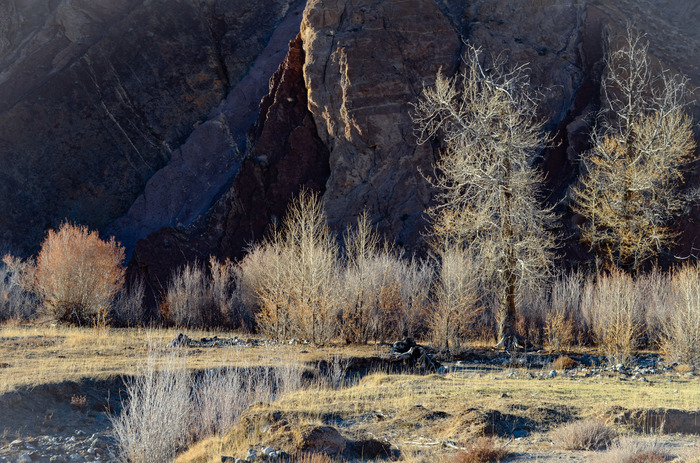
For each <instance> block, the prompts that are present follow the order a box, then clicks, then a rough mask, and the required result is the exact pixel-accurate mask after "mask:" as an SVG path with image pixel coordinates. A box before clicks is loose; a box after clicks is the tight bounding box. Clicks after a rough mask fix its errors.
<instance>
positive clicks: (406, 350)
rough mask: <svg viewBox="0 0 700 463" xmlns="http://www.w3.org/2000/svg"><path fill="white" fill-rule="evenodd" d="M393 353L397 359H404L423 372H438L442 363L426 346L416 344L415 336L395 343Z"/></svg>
mask: <svg viewBox="0 0 700 463" xmlns="http://www.w3.org/2000/svg"><path fill="white" fill-rule="evenodd" d="M391 354H392V355H393V356H394V358H395V359H397V360H403V361H404V362H406V363H407V364H408V365H409V366H411V367H412V368H415V369H417V370H420V371H422V372H436V371H437V370H438V369H439V368H440V367H441V366H442V365H441V364H440V362H438V361H437V360H436V359H435V358H434V357H433V355H432V354H431V353H430V352H428V349H427V348H426V347H424V346H421V345H419V344H416V341H415V340H414V339H413V338H404V339H403V340H401V341H397V342H395V343H394V345H393V347H392V348H391Z"/></svg>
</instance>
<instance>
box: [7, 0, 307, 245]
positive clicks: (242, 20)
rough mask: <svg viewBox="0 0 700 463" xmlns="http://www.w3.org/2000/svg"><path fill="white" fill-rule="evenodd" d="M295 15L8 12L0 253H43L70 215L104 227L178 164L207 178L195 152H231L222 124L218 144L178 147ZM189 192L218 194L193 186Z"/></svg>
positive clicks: (138, 7)
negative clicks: (48, 233)
mask: <svg viewBox="0 0 700 463" xmlns="http://www.w3.org/2000/svg"><path fill="white" fill-rule="evenodd" d="M289 6H290V2H288V1H286V0H273V1H270V2H266V7H265V8H259V6H258V5H256V4H254V3H251V2H247V1H242V0H240V1H239V0H235V1H223V0H208V1H205V2H192V1H182V2H151V1H144V0H138V1H137V0H126V1H120V2H112V1H106V0H70V1H69V0H59V1H52V2H46V1H34V0H8V1H4V2H2V4H1V5H0V24H1V25H2V27H0V70H1V72H0V166H2V167H1V168H0V209H2V210H3V214H1V215H0V243H1V242H6V243H7V244H9V245H10V247H12V248H14V249H15V251H21V250H24V251H32V250H35V249H36V248H37V246H38V244H39V242H40V241H41V239H42V238H43V235H44V232H45V230H46V229H47V228H49V227H55V226H56V225H58V223H59V222H60V221H62V220H63V219H64V218H68V219H69V220H72V221H76V222H79V223H82V224H87V225H89V226H91V227H96V228H99V229H101V230H102V231H104V230H105V228H106V226H107V224H109V223H110V222H111V221H113V220H114V219H116V218H117V217H119V216H121V215H123V214H124V213H126V212H127V210H128V209H129V208H130V207H131V205H132V203H133V202H134V200H135V199H136V198H137V197H138V195H139V194H140V193H141V192H143V191H144V186H145V184H146V182H147V181H148V179H149V178H151V177H152V176H153V175H154V173H156V172H158V171H159V170H160V169H162V168H163V167H164V166H166V165H167V164H168V163H169V162H170V161H171V159H172V158H173V157H174V158H175V159H176V160H177V159H178V157H179V156H180V155H181V156H183V157H187V156H190V157H191V158H192V159H193V161H196V163H197V164H198V165H197V169H198V170H199V171H204V172H202V173H203V174H204V173H206V169H205V168H202V167H201V164H202V163H206V162H207V161H206V160H204V159H202V158H201V157H196V156H195V155H193V153H196V154H199V153H197V151H199V152H200V153H201V152H202V151H207V152H209V148H217V150H225V148H226V147H227V145H228V146H230V140H229V139H228V138H227V136H226V134H225V131H226V130H228V128H227V127H226V126H225V125H224V124H223V122H222V120H221V119H218V120H214V121H213V124H214V126H209V127H207V129H208V130H209V134H211V133H212V132H216V130H219V129H221V131H222V132H224V136H223V137H222V138H221V140H219V141H218V142H217V143H212V144H210V145H208V144H206V143H205V144H203V145H202V146H201V147H200V148H189V149H188V148H183V149H182V150H180V151H179V154H177V153H176V154H173V151H176V150H177V148H178V147H179V146H180V145H182V144H183V142H185V140H186V139H187V138H188V137H189V135H190V133H191V132H192V131H193V126H195V125H196V124H198V123H200V122H202V121H205V120H206V119H207V118H208V115H209V113H210V112H211V111H212V110H213V109H215V108H216V107H217V106H218V105H219V104H220V103H221V102H222V101H223V100H224V99H225V98H226V97H227V95H229V94H230V93H231V92H230V91H231V89H232V88H233V87H234V86H235V85H236V84H237V83H238V82H239V81H240V80H241V79H242V78H243V76H245V75H246V74H247V73H248V70H249V69H250V67H251V64H252V63H253V62H254V60H255V59H256V57H258V55H259V54H260V52H261V50H263V49H264V48H265V45H266V44H267V43H268V41H269V39H270V35H271V34H272V32H273V31H274V30H275V28H276V27H277V26H278V24H279V23H280V18H281V17H283V16H284V14H286V13H287V12H288V11H290V8H289ZM295 33H296V31H294V32H293V33H292V37H293V34H295ZM286 40H288V39H285V40H284V41H283V43H284V42H286ZM282 56H283V55H282ZM282 56H280V57H279V58H278V60H280V59H281V58H282ZM278 63H279V61H277V63H275V64H273V65H272V68H271V69H270V71H269V72H272V71H273V70H274V68H275V67H276V66H277V64H278ZM266 79H267V76H264V77H262V78H261V79H258V82H259V86H260V87H261V90H260V91H259V96H258V97H257V99H255V97H254V95H251V96H252V97H253V98H254V103H253V111H252V112H249V113H248V115H247V117H248V118H249V121H250V122H252V121H254V118H255V111H254V108H255V107H256V106H257V101H259V98H260V96H261V95H263V94H264V88H265V80H266ZM249 91H250V89H249ZM242 110H243V111H238V114H243V113H245V111H246V110H248V109H247V108H242ZM229 122H230V120H229ZM217 123H218V124H219V126H218V127H217V126H216V124H217ZM246 129H247V127H245V128H244V129H243V130H242V132H243V133H244V132H245V130H246ZM234 135H235V134H234ZM202 138H207V139H208V138H209V137H200V141H201V140H202ZM235 138H236V137H235V136H234V137H233V139H234V140H235ZM219 154H221V153H220V152H218V151H215V155H217V156H218V155H219ZM226 164H231V162H229V161H226V163H224V165H226ZM217 170H219V169H217ZM215 177H216V175H210V178H214V180H216V178H215ZM198 178H199V180H201V181H203V182H205V183H206V182H207V181H209V180H210V178H207V177H206V175H198ZM180 180H184V178H183V177H182V176H180V177H174V178H173V182H178V181H180ZM226 180H227V179H226ZM183 188H184V189H185V191H187V192H191V191H192V190H197V191H200V192H201V190H205V191H204V193H206V194H210V196H211V192H209V191H206V189H204V188H201V187H198V188H196V189H195V188H192V186H191V185H186V184H185V182H183ZM187 196H189V195H181V196H180V198H182V204H180V208H181V209H188V210H190V211H192V212H191V213H192V214H195V215H198V214H199V213H200V212H201V211H199V210H197V209H198V208H199V206H200V204H199V203H198V204H196V205H194V204H191V203H188V198H187ZM209 200H211V197H210V198H209ZM198 201H199V200H198ZM199 202H201V201H199ZM156 203H157V204H159V206H160V205H161V204H162V201H159V202H156ZM168 206H170V207H172V208H176V209H177V206H173V205H172V204H170V205H168ZM183 206H184V207H183ZM190 206H191V207H190ZM178 210H179V209H178ZM184 215H185V216H187V214H184ZM186 218H188V217H186ZM175 220H179V218H178V217H177V216H176V219H175ZM160 226H161V224H159V225H158V227H156V229H157V228H159V227H160Z"/></svg>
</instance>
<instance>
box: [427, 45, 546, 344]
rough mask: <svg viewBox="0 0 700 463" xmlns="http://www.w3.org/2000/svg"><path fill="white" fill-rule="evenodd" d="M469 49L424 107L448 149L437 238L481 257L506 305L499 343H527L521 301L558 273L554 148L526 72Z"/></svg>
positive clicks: (439, 180)
mask: <svg viewBox="0 0 700 463" xmlns="http://www.w3.org/2000/svg"><path fill="white" fill-rule="evenodd" d="M481 59H482V53H481V51H480V50H479V49H476V48H474V47H469V49H468V50H467V52H466V54H465V56H464V57H463V70H462V71H461V73H459V75H457V76H456V77H446V76H444V75H443V74H442V72H439V73H438V75H437V77H436V81H435V85H434V86H433V87H430V88H425V89H424V90H423V92H422V95H421V97H420V99H419V100H418V102H417V103H416V104H415V113H414V122H415V123H416V125H417V127H418V141H419V143H425V142H427V141H428V140H430V139H432V138H435V137H439V138H440V139H441V140H442V141H443V144H444V148H443V150H442V153H441V156H440V158H439V160H438V161H437V162H436V164H435V166H434V175H432V176H431V178H429V180H430V182H431V183H432V184H433V186H434V187H436V189H437V194H436V197H435V199H436V205H435V206H434V207H432V208H431V209H430V210H429V211H428V214H429V217H430V219H431V221H432V224H433V231H434V234H435V235H436V236H435V237H434V239H435V240H436V241H438V242H440V243H441V244H440V246H443V247H444V246H445V243H446V242H452V243H453V244H454V245H456V246H461V247H464V248H465V249H469V250H470V251H471V254H472V255H475V256H477V259H478V264H477V265H479V266H480V275H481V279H482V283H483V284H482V287H483V288H487V289H488V290H491V291H495V292H497V293H498V294H497V295H498V299H499V300H500V307H499V338H500V340H499V346H502V347H505V348H510V347H512V346H514V345H515V346H517V345H518V340H517V338H516V336H515V320H516V316H517V312H516V310H517V299H518V297H519V295H520V294H521V293H522V289H523V288H525V287H528V286H532V285H537V284H538V283H539V282H541V281H542V279H543V277H545V276H546V275H547V274H548V273H549V269H550V268H551V262H552V259H553V249H554V248H555V239H554V236H553V234H552V233H551V226H552V223H553V221H554V215H553V213H552V211H551V209H548V208H546V207H543V206H542V205H541V203H540V200H539V199H540V198H538V190H539V186H540V183H541V181H542V175H541V174H540V173H539V172H538V170H537V169H536V168H535V167H534V165H533V162H534V161H535V159H536V158H537V156H538V155H539V153H540V152H541V150H542V148H543V147H544V146H545V145H546V143H547V136H546V135H545V134H544V130H543V123H542V122H540V121H538V120H537V119H536V115H535V114H536V109H537V103H536V101H535V100H534V98H533V97H532V93H531V92H530V91H529V81H528V78H527V74H526V72H525V71H526V70H525V68H524V67H517V68H514V69H512V70H506V68H505V66H504V65H503V63H502V62H500V61H498V60H496V61H495V62H493V63H491V65H490V66H488V67H487V66H486V65H484V64H483V63H482V61H481Z"/></svg>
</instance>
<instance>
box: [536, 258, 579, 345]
mask: <svg viewBox="0 0 700 463" xmlns="http://www.w3.org/2000/svg"><path fill="white" fill-rule="evenodd" d="M582 289H583V277H582V275H581V274H580V273H579V272H571V273H569V274H568V275H562V276H560V277H559V278H557V279H556V280H554V283H553V285H552V295H551V300H550V306H549V311H548V313H547V314H546V316H545V320H544V338H545V339H544V340H545V343H546V344H547V346H548V347H549V348H550V349H551V350H553V351H561V350H565V349H568V348H570V347H571V345H572V343H573V342H574V340H575V339H576V334H577V333H580V331H581V327H582V321H581V292H582Z"/></svg>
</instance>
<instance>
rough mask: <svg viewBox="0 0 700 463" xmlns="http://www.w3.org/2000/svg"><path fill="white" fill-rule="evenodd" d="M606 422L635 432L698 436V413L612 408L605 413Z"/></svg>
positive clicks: (667, 409) (699, 427) (699, 421)
mask: <svg viewBox="0 0 700 463" xmlns="http://www.w3.org/2000/svg"><path fill="white" fill-rule="evenodd" d="M606 419H607V421H609V422H611V423H614V424H618V425H622V426H627V427H629V428H631V429H633V430H635V431H637V432H644V433H652V432H653V433H660V434H676V433H679V434H700V411H689V410H675V409H670V408H637V409H632V410H628V409H624V408H619V407H618V408H614V409H612V410H610V411H609V412H608V413H606Z"/></svg>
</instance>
